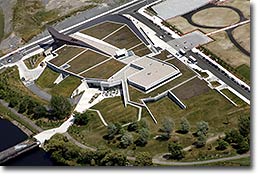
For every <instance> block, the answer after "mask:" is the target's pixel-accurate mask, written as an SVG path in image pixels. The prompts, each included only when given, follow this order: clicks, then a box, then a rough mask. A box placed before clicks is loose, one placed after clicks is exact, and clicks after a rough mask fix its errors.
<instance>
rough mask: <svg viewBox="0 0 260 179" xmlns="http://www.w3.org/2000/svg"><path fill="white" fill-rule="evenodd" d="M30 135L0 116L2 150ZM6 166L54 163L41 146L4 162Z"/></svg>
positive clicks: (0, 144) (0, 143) (48, 164)
mask: <svg viewBox="0 0 260 179" xmlns="http://www.w3.org/2000/svg"><path fill="white" fill-rule="evenodd" d="M27 138H28V136H27V135H26V134H25V133H24V132H23V131H21V130H20V129H19V128H18V127H16V126H15V125H13V123H11V122H10V121H8V120H4V119H1V118H0V151H3V150H5V149H7V148H9V147H12V146H14V145H16V144H18V143H20V142H22V141H24V140H26V139H27ZM4 165H5V166H52V165H54V163H53V162H52V161H51V160H50V157H49V155H48V154H47V153H46V152H45V151H44V150H43V149H41V148H37V149H34V150H32V151H29V152H27V153H25V154H23V155H21V156H19V157H17V158H15V159H12V160H10V161H8V162H6V163H5V164H4Z"/></svg>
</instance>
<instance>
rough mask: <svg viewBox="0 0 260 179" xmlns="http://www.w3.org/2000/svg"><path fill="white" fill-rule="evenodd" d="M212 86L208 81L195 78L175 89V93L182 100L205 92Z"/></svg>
mask: <svg viewBox="0 0 260 179" xmlns="http://www.w3.org/2000/svg"><path fill="white" fill-rule="evenodd" d="M209 90H210V88H209V87H208V86H207V84H206V82H205V81H203V80H200V79H199V78H195V79H193V80H191V81H189V82H187V83H185V84H184V85H182V86H180V87H179V88H176V89H174V90H173V93H174V94H175V95H176V96H177V97H178V98H179V99H181V100H185V99H189V98H192V97H194V96H199V95H201V94H203V93H206V92H207V91H209Z"/></svg>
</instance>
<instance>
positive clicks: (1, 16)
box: [0, 8, 5, 42]
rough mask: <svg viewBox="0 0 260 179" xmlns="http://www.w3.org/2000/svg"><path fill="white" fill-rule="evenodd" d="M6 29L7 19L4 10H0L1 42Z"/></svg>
mask: <svg viewBox="0 0 260 179" xmlns="http://www.w3.org/2000/svg"><path fill="white" fill-rule="evenodd" d="M4 29H5V18H4V14H3V10H2V9H1V8H0V42H1V40H2V38H3V37H4V35H5V32H4Z"/></svg>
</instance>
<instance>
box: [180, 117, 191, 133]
mask: <svg viewBox="0 0 260 179" xmlns="http://www.w3.org/2000/svg"><path fill="white" fill-rule="evenodd" d="M179 131H180V132H181V133H183V134H186V133H188V132H189V131H190V123H189V121H188V120H187V119H186V118H182V119H181V123H180V130H179Z"/></svg>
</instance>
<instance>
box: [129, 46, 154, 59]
mask: <svg viewBox="0 0 260 179" xmlns="http://www.w3.org/2000/svg"><path fill="white" fill-rule="evenodd" d="M132 50H133V52H134V53H135V54H136V55H137V56H140V57H142V56H145V55H148V54H150V53H151V51H150V50H149V48H147V47H146V45H145V44H141V45H138V46H137V47H135V48H133V49H132Z"/></svg>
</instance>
